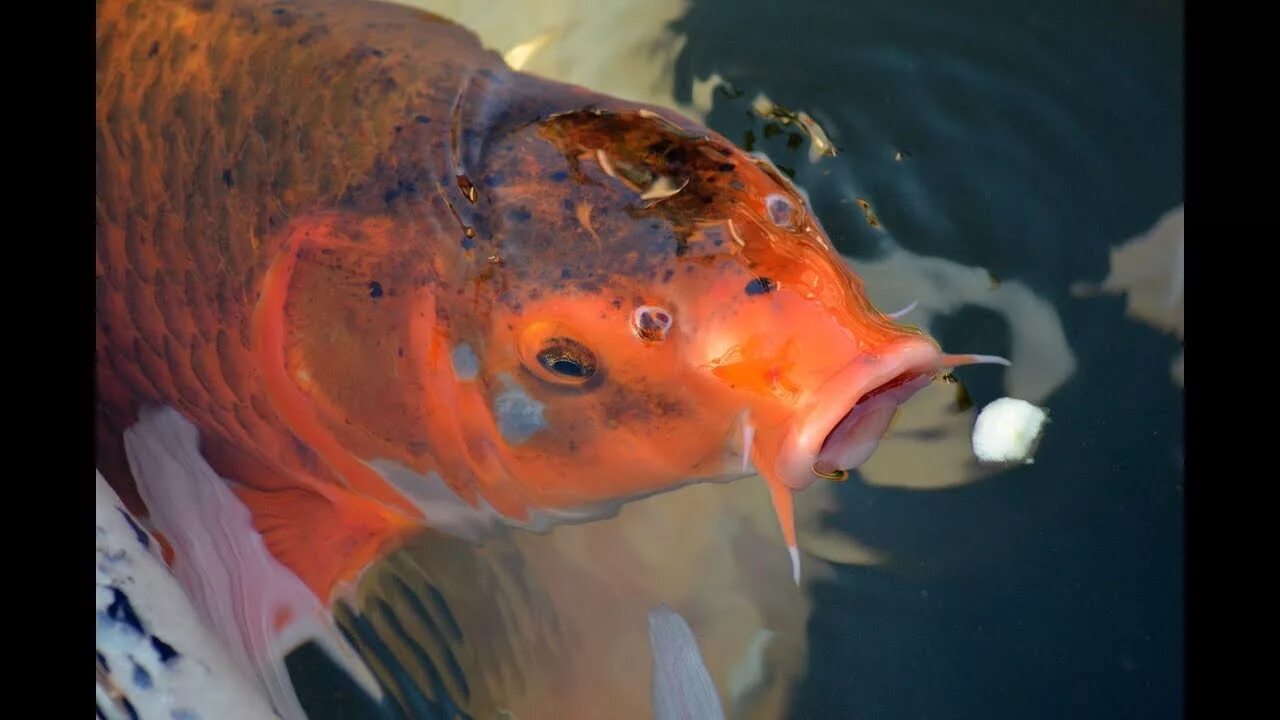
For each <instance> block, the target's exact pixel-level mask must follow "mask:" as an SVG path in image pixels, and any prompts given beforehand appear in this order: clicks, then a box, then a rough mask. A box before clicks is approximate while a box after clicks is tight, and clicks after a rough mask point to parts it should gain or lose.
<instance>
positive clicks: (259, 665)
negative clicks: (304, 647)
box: [125, 407, 382, 720]
mask: <svg viewBox="0 0 1280 720" xmlns="http://www.w3.org/2000/svg"><path fill="white" fill-rule="evenodd" d="M125 448H126V451H127V452H128V456H129V467H130V469H131V470H132V471H133V477H134V479H135V480H136V481H137V483H138V490H139V492H140V493H141V494H142V498H143V500H144V501H145V502H146V504H147V508H148V510H149V511H150V513H151V523H152V525H153V526H154V527H155V529H156V530H157V531H159V532H160V533H161V534H163V535H164V537H165V538H166V539H167V540H168V541H169V542H170V543H171V544H172V545H173V549H174V555H175V560H174V568H173V570H174V574H175V575H177V577H178V579H179V580H180V581H181V582H182V584H183V586H184V587H185V588H186V590H187V594H188V595H189V596H190V598H191V601H192V602H193V603H194V604H195V606H196V607H197V608H199V609H200V611H201V612H202V613H203V614H204V616H205V619H206V620H207V621H208V623H209V625H210V626H211V627H212V628H213V629H214V631H215V632H217V633H218V634H219V635H221V637H222V639H223V641H224V642H225V643H226V645H227V648H228V650H230V652H231V654H232V657H233V658H235V659H236V660H237V661H238V662H239V663H240V664H241V666H242V667H244V668H252V669H253V670H254V671H255V672H256V673H257V675H258V677H259V679H260V680H261V682H262V684H263V686H264V688H265V690H266V692H267V694H268V695H269V696H270V698H271V702H272V704H273V705H274V706H275V708H276V711H277V712H279V713H280V714H281V715H283V716H284V717H285V718H287V719H288V720H295V719H297V720H306V715H305V713H304V712H303V710H302V706H301V704H300V703H299V701H298V696H297V693H296V692H295V691H294V688H293V684H292V682H291V681H290V679H289V673H288V670H287V669H286V668H285V663H284V658H285V655H286V654H287V653H288V652H289V651H291V650H292V649H294V648H295V647H297V646H298V645H300V644H302V643H304V642H306V641H308V640H314V641H316V642H317V643H318V644H319V645H320V646H321V647H323V648H324V649H325V651H326V652H327V653H328V654H329V655H330V656H331V657H332V658H333V659H334V661H335V662H338V663H339V664H340V665H342V666H343V667H344V668H345V669H346V670H347V672H348V673H349V674H350V675H351V677H352V678H353V679H354V680H355V681H356V682H358V683H359V684H360V685H361V686H362V687H363V688H364V689H365V690H366V691H367V692H369V694H370V695H371V696H373V697H374V698H376V699H381V697H382V690H381V688H380V687H379V686H378V684H377V683H376V681H374V679H373V676H372V674H371V673H370V672H369V669H368V668H367V667H366V666H365V665H364V663H363V661H361V660H360V658H359V656H358V655H357V654H356V652H355V650H354V649H352V648H351V646H350V645H349V644H348V643H347V641H346V640H345V639H344V638H343V637H342V635H341V634H340V633H339V632H338V629H337V627H336V626H335V625H334V622H333V618H332V616H331V614H330V613H329V611H328V610H327V609H326V608H325V607H324V606H323V605H322V604H321V603H320V601H319V600H318V599H317V598H316V597H315V595H313V594H312V593H311V591H310V590H309V589H307V587H306V585H304V584H303V583H302V581H301V580H300V579H298V577H297V576H296V575H295V574H294V573H293V572H292V571H290V570H289V569H288V568H286V567H285V566H283V565H281V564H280V563H279V562H278V561H277V560H276V559H275V558H274V557H272V556H271V554H270V552H269V551H268V550H267V547H266V544H265V543H264V542H263V540H262V536H261V535H260V534H259V533H258V531H257V530H256V529H255V528H254V526H253V521H252V517H251V515H250V513H249V509H248V508H247V507H245V505H244V504H243V503H241V502H240V500H239V498H237V497H236V496H235V494H234V493H233V492H232V491H231V488H230V487H229V486H228V484H227V481H226V480H224V479H223V478H221V477H219V476H218V474H217V473H215V472H214V471H213V469H212V468H211V467H209V464H208V463H207V462H205V460H204V458H203V457H202V456H201V455H200V449H199V448H200V445H199V433H198V431H197V430H196V428H195V426H193V425H192V424H191V423H190V422H188V421H187V419H186V418H184V417H182V416H181V415H180V414H178V413H177V411H175V410H173V409H172V408H167V407H166V408H160V409H155V408H146V409H143V410H142V412H141V413H140V415H139V420H138V423H137V424H136V425H134V426H133V427H131V428H129V429H128V430H127V431H125ZM286 616H287V617H288V618H289V619H288V621H287V622H284V623H283V627H281V629H280V630H279V631H277V630H276V629H275V625H276V618H279V617H286Z"/></svg>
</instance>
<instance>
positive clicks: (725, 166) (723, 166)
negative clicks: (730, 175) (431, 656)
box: [720, 163, 733, 172]
mask: <svg viewBox="0 0 1280 720" xmlns="http://www.w3.org/2000/svg"><path fill="white" fill-rule="evenodd" d="M720 172H733V163H720Z"/></svg>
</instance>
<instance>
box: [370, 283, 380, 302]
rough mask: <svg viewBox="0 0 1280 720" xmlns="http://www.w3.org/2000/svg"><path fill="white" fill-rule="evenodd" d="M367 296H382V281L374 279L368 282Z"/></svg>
mask: <svg viewBox="0 0 1280 720" xmlns="http://www.w3.org/2000/svg"><path fill="white" fill-rule="evenodd" d="M369 297H371V298H380V297H382V283H380V282H378V281H377V280H374V281H373V282H371V283H369Z"/></svg>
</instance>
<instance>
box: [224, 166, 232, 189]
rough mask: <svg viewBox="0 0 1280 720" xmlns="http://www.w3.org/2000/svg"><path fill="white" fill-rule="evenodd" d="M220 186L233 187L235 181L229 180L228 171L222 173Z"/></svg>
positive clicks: (229, 173) (229, 174) (229, 172)
mask: <svg viewBox="0 0 1280 720" xmlns="http://www.w3.org/2000/svg"><path fill="white" fill-rule="evenodd" d="M222 184H223V185H226V186H227V187H231V186H232V185H235V181H234V180H233V179H232V178H231V171H230V170H223V171H222Z"/></svg>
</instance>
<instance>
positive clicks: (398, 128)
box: [396, 125, 404, 135]
mask: <svg viewBox="0 0 1280 720" xmlns="http://www.w3.org/2000/svg"><path fill="white" fill-rule="evenodd" d="M403 131H404V128H403V127H401V126H400V125H397V126H396V134H397V135H399V134H400V133H401V132H403Z"/></svg>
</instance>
